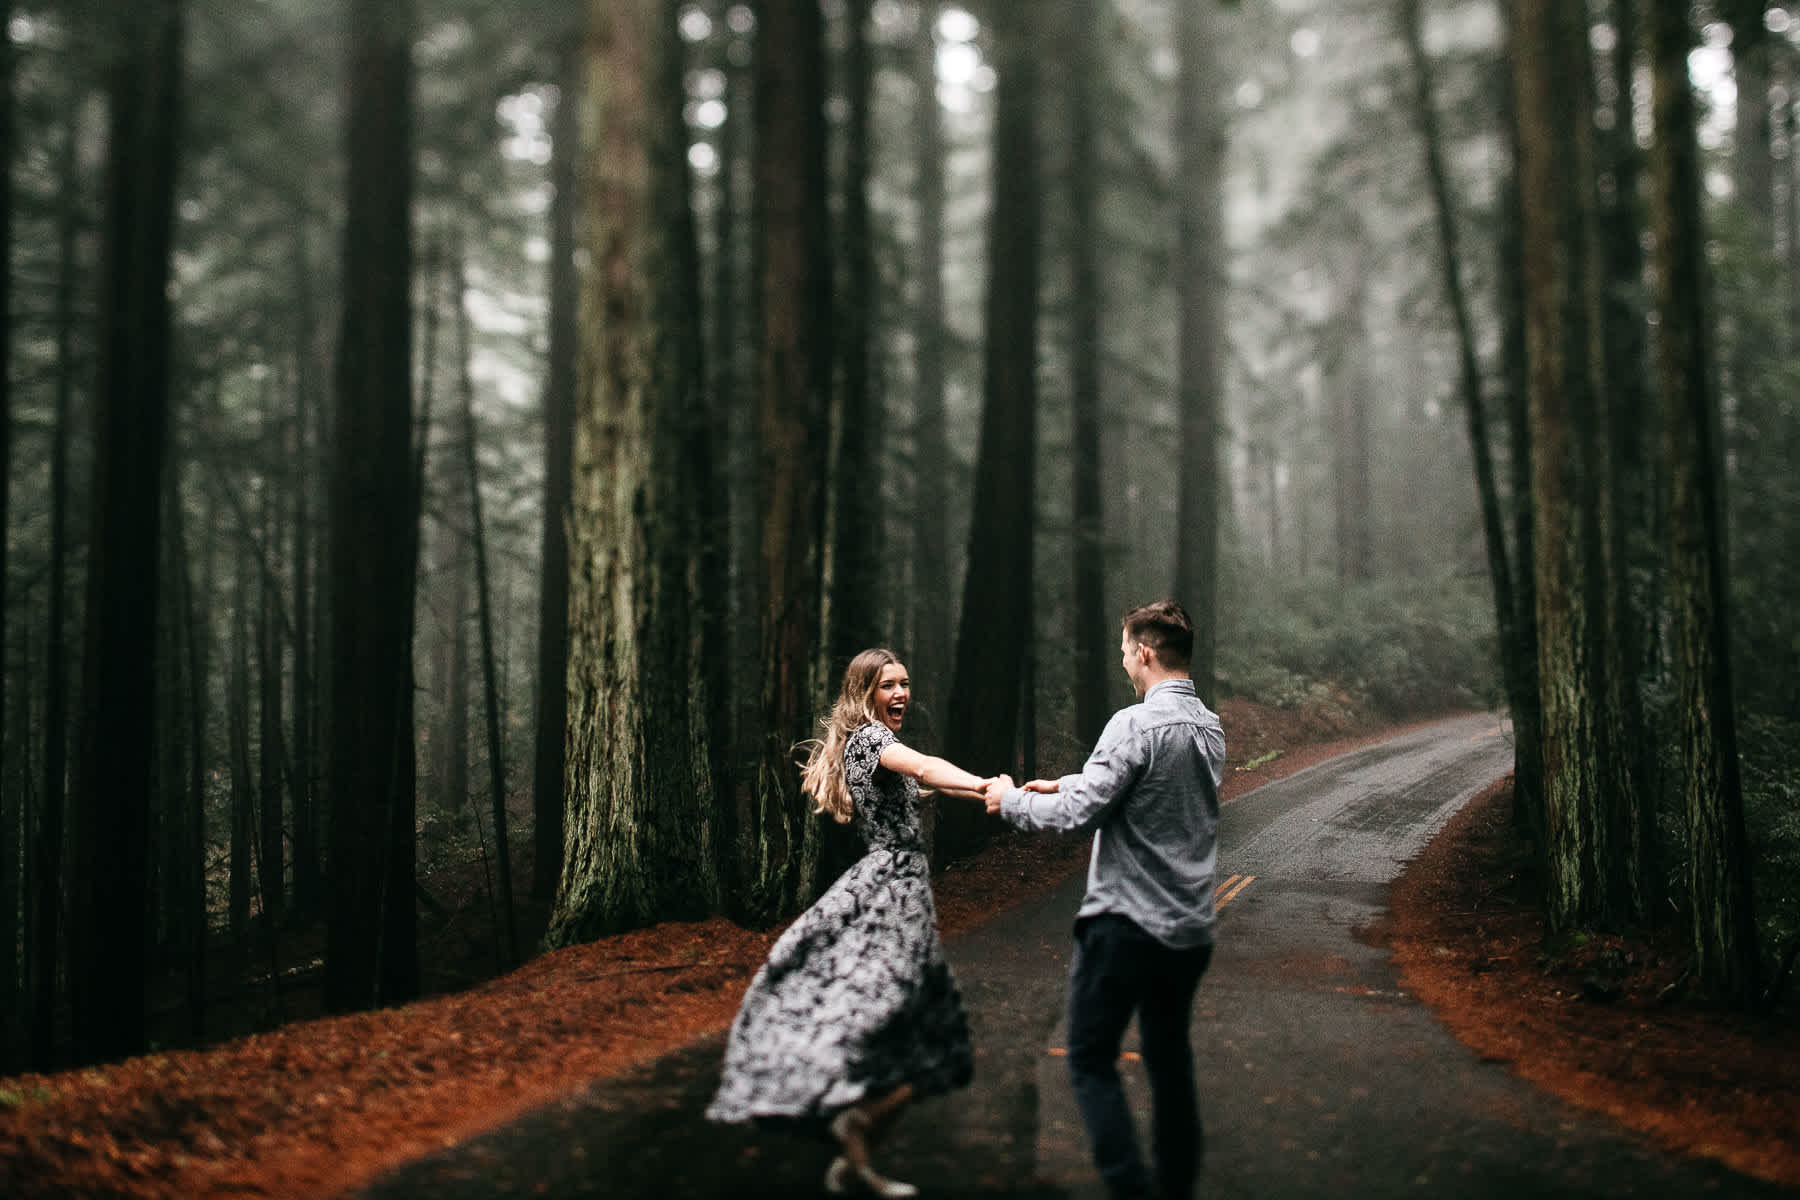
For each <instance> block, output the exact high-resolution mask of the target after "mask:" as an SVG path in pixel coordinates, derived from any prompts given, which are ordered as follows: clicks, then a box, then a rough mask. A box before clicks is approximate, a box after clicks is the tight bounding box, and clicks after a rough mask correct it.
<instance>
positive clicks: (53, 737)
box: [25, 117, 81, 1071]
mask: <svg viewBox="0 0 1800 1200" xmlns="http://www.w3.org/2000/svg"><path fill="white" fill-rule="evenodd" d="M78 146H79V142H78V139H77V136H76V122H75V119H74V118H73V117H70V118H69V120H68V121H67V123H66V125H65V127H64V132H63V142H62V145H61V147H60V148H59V157H60V160H61V161H60V163H59V165H58V168H57V176H58V190H59V193H60V197H59V201H58V204H57V211H58V214H59V215H58V217H57V222H56V226H57V230H56V241H57V278H56V302H55V303H56V317H55V324H56V425H55V428H54V429H53V430H52V432H51V435H50V436H51V441H50V546H49V553H50V582H49V599H48V602H47V604H46V609H47V618H48V619H47V622H46V626H47V627H46V630H45V639H44V641H45V650H44V658H45V663H44V756H43V767H44V783H43V788H42V795H41V796H40V798H39V801H38V804H39V816H38V821H37V829H36V834H35V837H34V839H33V842H34V844H33V847H32V869H31V876H32V879H33V881H34V883H33V888H34V892H33V898H32V904H31V906H30V907H31V910H32V921H31V931H30V935H29V940H28V941H27V943H26V950H25V961H26V973H27V976H28V980H27V985H28V987H29V989H30V995H29V997H28V1000H27V1007H28V1009H29V1012H30V1016H29V1018H28V1024H29V1027H30V1045H31V1063H32V1066H33V1067H35V1068H37V1069H38V1070H40V1071H41V1070H44V1069H46V1068H47V1067H48V1066H49V1065H50V1062H51V1055H52V1053H53V1048H54V1041H55V1038H54V1035H55V1024H56V991H57V989H56V981H57V964H58V960H59V958H60V956H61V953H62V937H63V930H62V896H63V885H64V882H65V880H66V878H67V875H66V871H65V866H66V862H65V858H66V853H67V851H66V846H65V842H66V822H65V821H64V815H65V810H66V807H67V806H66V803H65V800H66V795H67V791H68V782H67V774H68V763H69V729H68V721H69V651H68V641H67V625H68V595H69V585H68V568H69V536H68V529H69V503H70V499H71V497H70V485H69V439H70V436H71V433H72V430H71V425H72V423H73V421H74V415H73V409H74V399H75V371H76V369H77V368H76V365H75V361H74V358H75V352H74V346H73V341H74V331H75V279H76V275H77V272H78V270H79V266H80V264H79V263H78V262H77V253H78V248H77V240H78V238H79V236H80V232H81V231H80V212H81V206H80V204H79V203H77V201H76V195H77V193H78V192H79V190H80V173H81V166H80V161H79V158H78V155H77V150H78Z"/></svg>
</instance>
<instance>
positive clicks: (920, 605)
mask: <svg viewBox="0 0 1800 1200" xmlns="http://www.w3.org/2000/svg"><path fill="white" fill-rule="evenodd" d="M937 15H938V6H937V4H935V3H929V2H927V3H923V4H921V5H920V6H919V23H920V29H919V34H918V44H917V46H916V47H915V48H914V50H913V60H912V61H913V94H914V104H915V107H914V111H913V154H914V161H915V171H916V175H915V179H914V183H913V199H914V202H915V203H916V204H917V205H918V209H917V221H918V238H919V244H918V249H917V251H916V253H915V254H914V255H913V258H914V261H915V262H916V263H917V269H918V273H919V274H918V285H917V287H918V297H917V300H916V301H915V304H914V310H913V311H914V316H913V347H914V350H913V376H914V378H913V477H914V479H915V481H916V482H915V486H914V493H915V497H916V499H915V503H914V504H913V516H912V521H913V540H914V544H915V547H916V549H915V550H914V554H913V579H914V581H915V586H914V588H913V597H912V599H913V603H914V604H915V605H916V606H917V616H916V618H915V621H914V628H915V633H914V635H913V644H912V649H911V654H912V662H911V663H909V664H908V665H909V666H910V668H911V670H912V677H913V688H914V692H915V695H917V696H918V697H919V698H920V699H919V701H918V702H916V703H915V705H914V707H917V708H922V709H923V710H924V712H925V714H926V715H927V716H928V717H933V718H934V719H932V721H931V725H932V726H934V727H937V728H942V726H943V724H944V713H945V711H946V704H947V701H948V697H949V695H950V672H951V658H952V655H953V653H954V650H955V644H956V643H955V637H956V635H955V632H954V631H955V624H954V619H953V616H952V612H951V607H952V606H951V601H952V599H953V597H954V596H955V591H954V587H953V582H952V579H951V574H950V521H949V516H948V514H947V513H946V511H945V509H946V507H947V505H946V504H945V497H944V495H943V494H942V492H943V489H944V481H943V477H942V473H941V468H942V464H944V463H947V462H949V461H950V445H949V438H948V436H947V433H946V430H945V421H946V414H945V411H944V392H945V384H944V370H945V364H944V358H945V341H946V339H945V337H944V322H945V314H944V307H945V302H944V204H945V197H944V132H943V108H942V106H941V105H940V104H939V103H938V98H937V35H936V25H937ZM927 488H931V489H934V490H936V492H937V494H935V495H933V494H927V490H926V489H927Z"/></svg>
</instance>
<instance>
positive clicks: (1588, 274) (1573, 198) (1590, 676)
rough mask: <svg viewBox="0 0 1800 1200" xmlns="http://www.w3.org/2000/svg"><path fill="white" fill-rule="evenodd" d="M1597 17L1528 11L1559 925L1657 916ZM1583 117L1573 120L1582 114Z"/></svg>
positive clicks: (1540, 7)
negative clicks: (1632, 676) (1625, 691)
mask: <svg viewBox="0 0 1800 1200" xmlns="http://www.w3.org/2000/svg"><path fill="white" fill-rule="evenodd" d="M1586 28H1587V25H1586V16H1585V13H1583V12H1581V11H1579V10H1575V9H1568V8H1565V7H1563V6H1559V5H1554V4H1551V3H1549V2H1548V0H1521V3H1520V4H1519V5H1518V6H1517V7H1516V8H1515V9H1514V10H1513V12H1512V35H1513V64H1514V76H1513V79H1514V94H1515V99H1516V104H1517V113H1518V131H1519V138H1520V150H1521V156H1520V176H1521V197H1522V208H1523V213H1524V219H1525V224H1524V231H1523V232H1524V251H1523V254H1524V260H1523V261H1524V278H1525V298H1526V331H1527V345H1528V353H1529V361H1530V375H1531V379H1530V385H1529V391H1530V415H1531V429H1532V447H1531V452H1532V473H1533V479H1532V496H1533V501H1534V509H1535V515H1536V527H1535V529H1534V530H1533V542H1534V546H1535V548H1536V554H1537V564H1536V565H1537V627H1538V666H1539V692H1540V698H1541V702H1542V713H1543V751H1544V799H1545V814H1546V834H1547V865H1548V868H1549V879H1548V891H1549V896H1548V907H1549V913H1550V920H1551V924H1552V926H1553V927H1555V928H1569V927H1571V926H1575V925H1581V924H1599V925H1603V926H1616V925H1619V924H1622V923H1624V922H1628V921H1631V920H1634V919H1636V918H1637V917H1639V916H1641V911H1639V909H1638V907H1637V897H1636V896H1634V894H1633V883H1634V874H1635V873H1634V871H1633V866H1634V863H1633V862H1632V860H1631V857H1630V849H1631V847H1630V844H1629V843H1630V838H1629V835H1628V834H1627V835H1623V836H1622V833H1621V825H1622V824H1624V823H1626V822H1629V821H1630V820H1631V819H1633V815H1634V812H1635V809H1634V805H1633V802H1632V798H1631V793H1630V789H1629V788H1624V789H1621V786H1620V783H1621V780H1620V777H1619V776H1618V775H1617V774H1615V773H1614V771H1613V768H1614V766H1615V765H1616V764H1618V762H1619V760H1620V747H1619V746H1618V745H1617V743H1616V741H1615V740H1614V739H1615V737H1616V731H1615V729H1614V727H1613V726H1612V724H1611V722H1610V717H1609V714H1608V713H1607V712H1606V711H1603V710H1604V709H1605V708H1606V707H1607V702H1608V701H1609V700H1610V699H1611V698H1612V697H1613V695H1614V692H1613V691H1612V690H1611V689H1612V688H1613V687H1614V686H1615V685H1614V683H1613V681H1612V679H1611V678H1610V675H1609V672H1612V671H1616V670H1617V665H1618V664H1617V663H1616V662H1612V661H1609V659H1608V651H1609V649H1610V647H1609V646H1608V645H1607V642H1606V636H1605V635H1606V632H1607V631H1606V630H1605V629H1604V626H1605V623H1606V621H1605V618H1606V609H1607V594H1606V588H1607V583H1608V578H1607V570H1608V561H1607V557H1608V556H1607V553H1606V543H1605V539H1604V529H1605V525H1604V506H1605V502H1606V490H1607V488H1608V487H1609V486H1610V482H1609V474H1608V462H1607V456H1606V453H1605V446H1604V442H1603V439H1602V437H1601V435H1600V430H1601V412H1602V405H1603V399H1602V398H1603V396H1604V392H1605V385H1604V380H1605V370H1604V367H1605V364H1604V361H1603V354H1602V349H1601V345H1600V338H1601V337H1602V336H1603V329H1604V325H1603V319H1604V312H1603V308H1602V305H1601V302H1600V295H1599V293H1600V288H1599V286H1598V280H1599V279H1600V266H1599V262H1598V246H1597V239H1596V231H1595V211H1594V183H1595V175H1594V149H1593V140H1592V122H1591V121H1590V120H1588V119H1587V116H1586V114H1589V113H1591V111H1592V107H1593V106H1592V90H1591V89H1592V76H1591V66H1590V64H1589V62H1588V58H1587V54H1588V51H1587V35H1586ZM1571 113H1574V114H1582V117H1581V119H1579V120H1571V119H1570V116H1569V114H1571Z"/></svg>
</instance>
